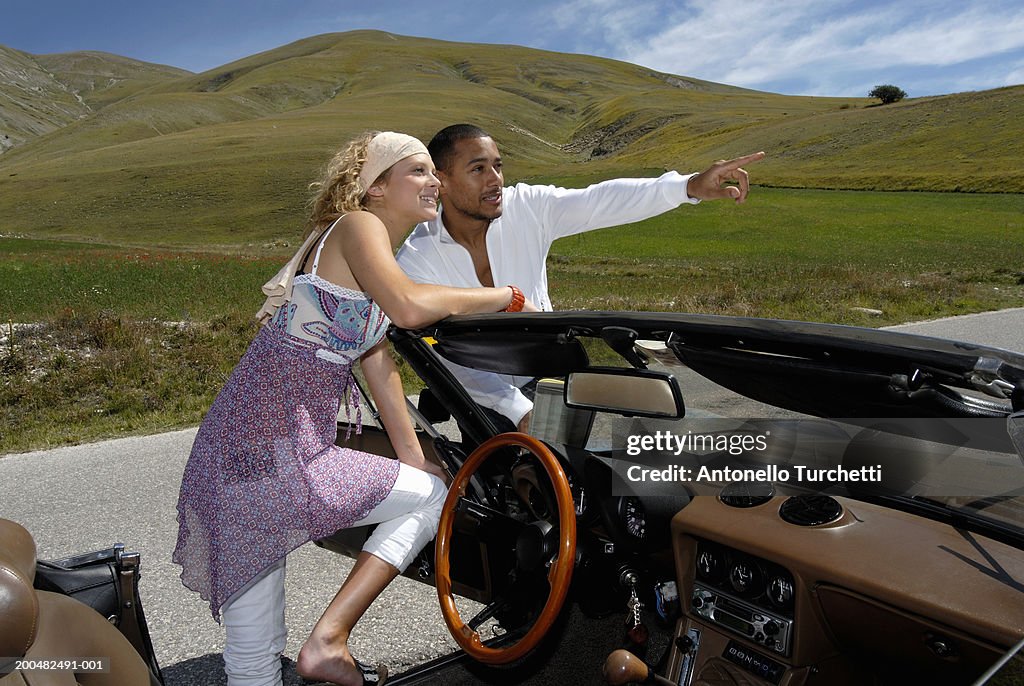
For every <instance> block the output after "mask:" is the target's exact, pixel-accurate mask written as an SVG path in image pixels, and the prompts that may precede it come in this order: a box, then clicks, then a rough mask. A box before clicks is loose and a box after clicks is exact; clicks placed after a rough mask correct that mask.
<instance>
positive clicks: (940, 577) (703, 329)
mask: <svg viewBox="0 0 1024 686" xmlns="http://www.w3.org/2000/svg"><path fill="white" fill-rule="evenodd" d="M552 314H553V315H555V316H551V315H552ZM391 338H392V342H393V343H394V345H395V348H396V350H397V351H398V353H399V354H400V355H401V357H402V359H403V360H404V361H405V363H406V364H408V365H409V366H410V367H411V368H412V370H413V371H415V373H416V374H417V375H418V376H419V377H420V378H421V379H422V380H423V381H424V384H425V385H424V388H423V389H422V390H421V392H420V394H419V398H420V404H419V406H418V407H414V408H412V411H413V414H414V416H415V417H416V418H417V422H418V424H419V428H420V434H421V439H422V441H423V445H424V446H425V449H426V450H427V451H428V453H429V454H430V455H431V456H433V458H434V459H436V460H437V461H438V462H439V464H442V465H443V466H444V467H446V469H448V470H449V471H450V473H451V474H452V476H453V477H455V481H454V483H453V486H452V489H451V493H450V495H449V502H448V503H446V508H445V509H446V517H445V518H443V519H442V526H441V527H440V530H439V533H438V538H437V539H436V540H435V545H434V546H433V549H431V547H430V546H428V549H427V550H426V551H424V553H423V554H422V555H421V557H420V559H419V560H418V563H417V564H414V565H413V566H412V567H410V569H409V570H408V571H407V572H406V574H407V576H410V577H412V578H416V579H418V580H420V581H423V582H424V583H428V584H431V585H433V586H435V587H437V588H438V592H439V598H440V600H441V604H442V614H443V615H444V617H445V620H446V622H447V623H448V624H449V628H450V629H451V630H452V633H453V636H454V638H455V640H456V642H457V643H458V644H459V645H460V648H462V649H463V650H464V651H465V652H466V653H468V654H469V655H470V656H471V657H472V658H473V659H474V660H477V661H479V662H482V663H488V664H495V665H500V664H508V663H515V661H516V660H520V659H522V657H523V655H525V654H527V653H528V652H529V651H530V650H532V649H533V648H535V647H536V645H537V644H538V643H539V642H540V641H541V640H542V639H543V634H544V633H545V632H546V631H548V630H550V628H551V626H552V625H553V624H554V623H555V617H556V616H557V614H558V613H559V611H560V610H561V607H562V605H563V604H566V603H569V604H575V605H576V606H577V607H578V608H579V609H580V611H581V612H583V613H584V614H585V615H587V616H592V617H602V616H607V615H609V614H620V615H624V616H625V617H627V620H626V624H627V626H629V624H630V622H629V621H628V617H630V616H634V617H635V618H636V621H635V624H634V625H633V629H631V630H628V631H627V632H626V634H627V637H629V638H632V639H635V640H634V641H633V643H632V644H630V643H629V641H628V640H627V641H626V644H625V649H623V650H616V651H614V652H612V653H611V654H609V655H608V657H607V660H606V662H605V664H604V675H605V679H606V680H607V682H608V683H613V684H619V683H630V682H644V683H660V684H673V685H674V686H689V685H700V686H712V685H720V684H721V685H725V684H751V685H758V686H763V685H765V684H776V685H778V684H783V685H800V684H827V685H834V684H838V685H843V684H851V685H853V684H858V685H860V684H879V685H882V684H906V683H929V684H972V683H1022V681H1021V678H1022V676H1021V675H1022V669H1021V665H1022V662H1021V659H1020V657H1019V654H1018V652H1019V649H1020V645H1021V640H1022V638H1024V550H1022V548H1024V536H1022V526H1021V525H1022V523H1024V508H1022V502H1024V501H1022V500H1021V496H1022V495H1024V463H1022V460H1021V451H1020V447H1021V446H1020V443H1021V441H1020V434H1021V425H1020V423H1021V422H1022V421H1024V417H1022V410H1024V391H1022V389H1024V357H1022V356H1021V355H1020V354H1017V353H1010V352H1007V351H1000V350H994V349H987V348H983V347H980V346H973V345H968V344H956V343H952V342H948V341H940V340H938V339H929V338H925V337H918V336H911V335H906V334H895V333H892V332H884V331H878V330H866V329H855V328H852V327H836V326H832V325H814V324H803V323H794V322H766V320H746V319H743V318H727V317H711V316H696V315H693V316H691V315H659V316H657V317H655V316H647V315H644V314H643V313H632V314H624V313H603V314H602V313H579V314H575V313H571V314H568V315H567V314H566V313H551V314H548V315H543V314H542V315H530V316H526V315H523V316H516V317H504V318H502V317H493V316H486V315H481V316H474V317H460V318H453V319H452V320H448V321H447V322H442V323H441V324H439V325H436V326H434V327H432V328H430V329H428V330H423V331H403V330H395V331H393V332H392V334H391ZM446 360H447V361H451V362H456V363H458V364H460V365H464V366H470V367H475V368H478V369H484V370H487V371H494V372H499V373H506V374H517V375H526V376H531V377H535V378H537V379H539V382H538V384H537V388H536V394H535V397H534V402H535V406H534V413H533V416H532V419H531V430H530V435H523V434H502V435H499V434H497V431H496V429H495V428H494V426H493V423H491V422H490V421H489V420H488V418H487V415H486V414H485V413H483V412H481V411H480V408H479V407H478V406H477V405H476V404H475V403H474V402H473V401H472V400H471V399H470V398H469V395H468V394H467V392H466V391H465V389H464V388H462V386H461V385H460V384H459V382H458V380H457V378H456V377H455V376H454V374H453V373H452V372H451V371H450V370H449V369H448V368H447V367H446V365H445V361H446ZM449 417H450V419H451V420H452V421H448V424H447V426H450V425H452V424H456V425H457V426H458V430H457V431H448V433H451V434H453V435H446V433H443V432H442V431H439V430H438V429H437V427H438V426H440V425H441V424H442V422H445V421H447V420H449ZM456 433H457V435H454V434H456ZM344 434H345V432H344V431H339V436H341V437H343V436H344ZM698 438H708V439H709V440H710V443H705V444H703V445H696V443H695V442H696V440H697V439H698ZM341 440H343V439H341V438H340V439H339V441H341ZM349 440H350V443H349V444H348V445H351V446H353V447H358V448H361V449H366V450H370V451H373V452H378V453H381V454H387V453H388V452H390V446H389V444H388V442H387V437H386V434H384V433H383V431H382V430H380V429H376V428H374V427H372V426H365V427H364V428H363V431H362V433H361V434H359V435H358V436H355V435H353V436H352V437H351V438H350V439H349ZM1015 441H1016V442H1015ZM794 475H796V477H797V478H794ZM883 475H884V477H883ZM367 533H368V532H365V531H358V530H348V531H343V532H338V534H336V535H335V536H333V537H331V538H329V539H326V540H324V541H321V542H320V544H321V545H323V546H325V547H328V548H330V549H332V550H335V551H337V552H341V553H344V554H348V555H354V554H355V553H356V552H358V549H359V547H360V545H361V542H362V540H364V539H365V536H366V535H367ZM570 538H571V539H572V540H571V541H570V540H568V539H570ZM567 558H568V559H567ZM454 596H458V597H460V598H466V599H469V600H471V601H473V602H474V603H476V604H475V605H473V606H472V609H470V610H466V609H463V610H459V609H456V608H455V603H454V602H452V603H451V604H450V606H449V605H448V603H447V602H446V598H450V597H454ZM460 612H462V614H460ZM469 612H472V613H475V614H474V615H473V616H472V617H466V618H465V619H464V616H465V615H466V614H467V613H469ZM467 619H468V621H467ZM494 626H497V627H498V628H497V629H496V630H493V631H491V632H490V633H489V634H488V633H487V631H485V629H486V628H487V627H494ZM537 627H540V629H538V628H537ZM641 629H642V631H641ZM651 634H654V635H658V636H660V637H661V638H662V640H661V641H660V642H658V641H655V640H652V638H651V636H650V635H651ZM485 636H486V637H485ZM655 643H657V644H658V645H659V646H660V648H659V650H658V651H656V652H653V651H650V650H647V646H648V644H650V645H654V644H655ZM1007 672H1009V673H1011V674H1012V673H1014V672H1015V674H1016V676H1010V677H1007V676H1005V674H1006V673H1007ZM1000 679H1004V681H1000ZM1005 679H1010V680H1009V681H1006V680H1005ZM1012 679H1016V681H1013V680H1012Z"/></svg>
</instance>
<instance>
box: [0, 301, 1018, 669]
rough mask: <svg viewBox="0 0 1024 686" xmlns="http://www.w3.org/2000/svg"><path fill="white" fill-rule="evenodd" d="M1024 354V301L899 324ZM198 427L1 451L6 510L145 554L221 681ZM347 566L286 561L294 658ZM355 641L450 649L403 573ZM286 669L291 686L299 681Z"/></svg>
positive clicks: (150, 587) (410, 657)
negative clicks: (173, 558) (186, 562)
mask: <svg viewBox="0 0 1024 686" xmlns="http://www.w3.org/2000/svg"><path fill="white" fill-rule="evenodd" d="M892 328H896V329H900V330H904V331H909V332H913V333H918V334H923V335H932V336H943V337H949V338H956V339H960V340H965V341H970V342H977V343H985V344H988V345H995V346H997V347H1001V348H1007V349H1012V350H1020V351H1024V308H1017V309H1013V310H1005V311H1002V312H994V313H985V314H975V315H967V316H965V317H956V318H950V319H942V320H935V321H931V322H922V323H915V324H908V325H905V326H900V327H892ZM194 436H195V429H189V430H185V431H175V432H171V433H165V434H160V435H155V436H143V437H131V438H124V439H118V440H113V441H105V442H102V443H95V444H89V445H82V446H75V447H68V448H58V449H56V450H48V451H40V452H34V453H24V454H20V455H12V456H7V457H4V458H0V489H2V492H3V494H4V495H3V498H2V500H0V517H5V518H8V519H13V520H15V521H18V522H20V523H22V524H24V525H25V526H26V527H28V529H29V530H30V531H32V532H33V534H34V535H35V538H36V541H37V543H38V546H39V556H40V557H43V558H46V557H60V556H63V555H67V554H71V553H78V552H84V551H86V550H92V549H98V548H103V547H106V546H109V545H110V544H111V543H114V542H115V541H120V542H124V543H125V544H127V545H128V546H129V547H130V548H134V549H136V550H138V551H139V552H140V553H141V554H142V564H143V577H142V583H141V589H142V596H143V600H144V604H145V609H146V615H147V617H148V619H149V623H150V630H151V632H152V636H153V642H154V644H155V645H156V649H157V653H158V657H159V659H160V663H161V665H162V666H163V667H164V671H165V676H166V678H167V685H168V686H193V685H199V684H203V685H205V684H211V685H216V684H223V683H224V674H223V667H222V665H221V660H220V654H221V650H222V647H223V633H222V631H221V629H220V627H219V626H218V625H216V624H215V623H214V622H213V620H212V619H211V618H210V615H209V610H208V608H207V606H206V605H204V604H203V603H202V601H200V600H199V599H198V597H196V596H195V594H193V593H190V592H187V591H186V590H185V589H184V588H183V587H182V586H181V583H180V582H179V580H178V577H177V568H176V567H174V566H173V565H171V563H170V559H169V558H170V553H171V550H172V549H173V547H174V537H175V535H176V525H175V519H174V506H175V502H176V498H177V492H178V485H179V483H180V479H181V474H182V470H183V468H184V464H185V460H186V458H187V455H188V450H189V447H190V446H191V443H192V440H193V437H194ZM348 567H349V562H348V561H347V560H346V559H343V558H341V557H340V556H337V555H334V554H331V553H328V552H326V551H324V550H321V549H319V548H316V547H315V546H311V545H310V546H304V547H303V548H302V549H300V550H299V551H297V552H296V553H294V554H292V555H291V556H290V557H289V559H288V589H287V594H288V595H287V597H288V625H289V629H290V635H289V640H288V647H287V650H286V655H287V656H289V657H292V658H294V656H295V655H296V653H297V652H298V649H299V646H300V645H301V642H302V640H303V638H304V637H305V636H306V635H307V634H308V632H309V630H310V628H311V627H312V626H313V624H314V623H315V621H316V619H317V618H318V616H319V614H320V612H321V610H322V608H323V607H325V606H326V604H327V603H328V601H329V600H330V598H331V597H332V596H333V594H334V592H335V591H336V589H337V587H338V585H339V584H340V582H341V580H342V579H344V576H345V574H346V573H347V570H348ZM352 645H353V649H354V651H355V652H356V653H357V654H358V655H366V656H372V658H373V659H374V660H380V661H383V662H386V663H388V664H389V665H391V666H392V667H393V668H395V667H397V668H399V669H401V668H402V666H404V665H412V664H416V663H419V662H422V661H423V660H425V659H427V658H431V657H435V656H437V655H441V654H444V653H447V652H450V651H451V650H453V649H454V643H453V641H452V640H451V638H450V637H449V636H448V633H447V630H446V629H445V627H444V624H443V622H442V621H441V618H440V613H439V611H438V609H437V601H436V598H435V596H434V594H433V590H432V589H430V588H428V587H426V586H423V585H421V584H418V583H416V582H413V581H410V580H407V579H404V578H400V579H398V580H397V581H396V582H395V584H393V585H392V586H391V587H390V588H389V589H388V590H387V592H386V593H385V594H384V595H383V596H382V597H381V599H380V600H379V601H378V602H377V603H375V604H374V606H373V607H372V608H371V610H370V612H369V613H368V615H367V616H366V617H365V618H364V620H363V621H362V622H361V623H360V625H359V627H358V630H357V633H356V635H354V636H353V639H352ZM298 683H300V680H299V679H298V678H297V677H296V676H295V674H294V670H291V669H288V670H286V684H289V685H291V684H298Z"/></svg>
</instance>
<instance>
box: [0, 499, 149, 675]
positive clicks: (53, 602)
mask: <svg viewBox="0 0 1024 686" xmlns="http://www.w3.org/2000/svg"><path fill="white" fill-rule="evenodd" d="M35 573H36V544H35V541H34V540H33V539H32V536H31V534H29V532H28V531H26V530H25V528H24V527H22V526H21V525H20V524H17V523H15V522H12V521H10V520H8V519H0V686H75V685H76V684H78V685H80V686H151V685H154V684H158V682H157V681H156V678H155V677H154V676H153V675H152V674H151V673H150V671H149V669H148V668H147V667H146V663H145V662H143V660H142V658H141V657H139V654H138V653H137V652H136V651H135V649H134V648H133V647H132V645H131V643H129V642H128V639H126V638H125V637H124V636H122V635H121V632H119V631H118V630H117V628H116V627H114V626H113V625H112V624H110V623H109V622H108V621H107V620H106V619H104V617H103V616H102V615H100V614H99V613H98V612H96V611H95V610H93V609H92V608H91V607H89V606H88V605H85V604H83V603H81V602H79V601H77V600H74V599H73V598H69V597H67V596H63V595H60V594H58V593H49V592H46V591H37V590H36V589H34V588H33V587H32V582H33V579H34V578H35ZM99 657H102V658H106V659H108V662H109V671H107V672H74V671H71V670H55V669H31V670H29V669H24V670H18V669H14V668H15V667H16V666H18V665H17V663H16V662H14V661H13V660H21V659H23V660H25V661H46V660H74V659H76V658H77V659H85V658H99Z"/></svg>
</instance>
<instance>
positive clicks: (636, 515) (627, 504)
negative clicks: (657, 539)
mask: <svg viewBox="0 0 1024 686" xmlns="http://www.w3.org/2000/svg"><path fill="white" fill-rule="evenodd" d="M621 509H622V523H623V525H625V527H626V531H628V532H629V535H630V536H632V537H633V538H635V539H637V540H641V541H642V540H643V538H644V534H645V532H646V527H647V522H646V520H645V514H644V506H643V503H641V502H640V499H639V498H635V497H633V496H626V497H625V498H623V499H622V506H621Z"/></svg>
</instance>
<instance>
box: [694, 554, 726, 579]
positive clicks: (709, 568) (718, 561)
mask: <svg viewBox="0 0 1024 686" xmlns="http://www.w3.org/2000/svg"><path fill="white" fill-rule="evenodd" d="M724 566H725V563H724V562H723V561H722V558H721V556H720V555H719V554H718V553H716V552H715V551H713V550H709V549H708V548H706V547H703V546H702V547H701V549H700V550H698V552H697V574H698V576H700V577H701V578H702V579H705V580H706V581H718V580H719V579H721V578H722V571H723V567H724Z"/></svg>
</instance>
